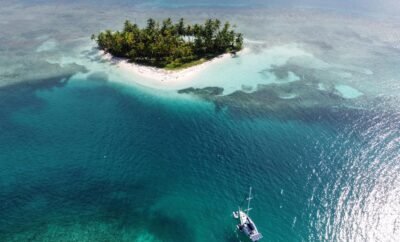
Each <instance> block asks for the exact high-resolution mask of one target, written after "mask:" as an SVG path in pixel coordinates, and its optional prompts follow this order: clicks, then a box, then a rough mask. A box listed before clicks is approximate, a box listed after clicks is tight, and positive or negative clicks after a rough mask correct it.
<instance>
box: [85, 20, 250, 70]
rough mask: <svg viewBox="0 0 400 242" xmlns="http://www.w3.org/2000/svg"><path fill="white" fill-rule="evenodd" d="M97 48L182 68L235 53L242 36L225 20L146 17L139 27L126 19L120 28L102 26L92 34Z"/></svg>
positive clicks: (240, 44) (155, 63)
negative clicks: (202, 20) (104, 29)
mask: <svg viewBox="0 0 400 242" xmlns="http://www.w3.org/2000/svg"><path fill="white" fill-rule="evenodd" d="M92 39H94V40H96V42H97V44H98V46H99V48H100V49H102V50H104V51H106V52H108V53H110V54H112V55H113V56H116V57H123V58H128V59H129V60H131V61H132V62H135V63H140V64H145V65H150V66H157V67H161V68H167V69H175V68H185V67H188V66H192V65H195V64H198V63H202V62H204V61H206V60H208V59H211V58H213V57H216V56H218V55H221V54H223V53H228V52H231V53H236V51H239V50H241V49H242V47H243V36H242V34H240V33H235V31H234V30H233V29H232V27H231V25H230V23H229V22H226V23H225V24H223V25H222V24H221V21H220V20H218V19H215V20H213V19H208V20H206V21H205V23H204V24H194V25H190V24H186V23H185V21H184V19H183V18H182V19H180V20H179V21H178V22H177V23H173V22H172V21H171V19H170V18H168V19H165V20H164V21H162V23H159V22H156V21H155V20H154V19H151V18H150V19H148V20H147V26H146V27H145V28H139V27H138V26H137V25H136V24H132V23H131V22H130V21H128V20H126V21H125V24H124V28H123V30H122V31H115V32H113V31H111V30H106V31H104V32H101V33H100V34H98V35H97V36H96V35H92Z"/></svg>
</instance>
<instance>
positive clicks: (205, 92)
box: [178, 87, 224, 98]
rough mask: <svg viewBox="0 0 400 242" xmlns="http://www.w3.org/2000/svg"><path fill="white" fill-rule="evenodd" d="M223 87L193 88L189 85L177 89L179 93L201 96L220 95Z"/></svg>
mask: <svg viewBox="0 0 400 242" xmlns="http://www.w3.org/2000/svg"><path fill="white" fill-rule="evenodd" d="M223 92H224V89H223V88H222V87H205V88H194V87H189V88H185V89H181V90H178V93H179V94H184V93H185V94H193V95H197V96H201V97H205V98H206V97H212V96H218V95H222V93H223Z"/></svg>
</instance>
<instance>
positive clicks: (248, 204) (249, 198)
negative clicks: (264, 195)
mask: <svg viewBox="0 0 400 242" xmlns="http://www.w3.org/2000/svg"><path fill="white" fill-rule="evenodd" d="M251 199H253V198H252V197H251V187H250V191H249V197H248V198H247V209H246V212H247V215H249V212H250V210H251V208H250V200H251Z"/></svg>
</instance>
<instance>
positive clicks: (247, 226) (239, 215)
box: [233, 187, 263, 242]
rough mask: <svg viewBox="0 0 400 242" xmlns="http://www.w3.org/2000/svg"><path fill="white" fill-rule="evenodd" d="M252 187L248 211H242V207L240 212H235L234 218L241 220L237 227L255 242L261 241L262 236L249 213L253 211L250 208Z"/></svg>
mask: <svg viewBox="0 0 400 242" xmlns="http://www.w3.org/2000/svg"><path fill="white" fill-rule="evenodd" d="M251 199H252V197H251V187H250V191H249V197H248V198H247V209H245V210H242V209H241V207H239V210H238V211H235V212H233V217H234V218H236V219H238V220H239V224H238V225H237V228H238V229H239V230H240V231H241V232H243V233H244V234H245V235H246V236H247V237H249V239H250V240H251V241H253V242H256V241H259V240H260V239H262V237H263V236H262V234H261V233H260V232H258V229H257V227H256V225H255V223H254V222H253V220H251V218H250V216H249V212H250V210H251V208H250V201H251Z"/></svg>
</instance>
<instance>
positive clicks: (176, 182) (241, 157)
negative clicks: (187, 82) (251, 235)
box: [0, 1, 400, 242]
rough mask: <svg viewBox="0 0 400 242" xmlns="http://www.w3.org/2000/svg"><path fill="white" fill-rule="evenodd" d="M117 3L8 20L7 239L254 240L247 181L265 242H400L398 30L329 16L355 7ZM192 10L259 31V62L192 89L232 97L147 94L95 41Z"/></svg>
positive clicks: (254, 34)
mask: <svg viewBox="0 0 400 242" xmlns="http://www.w3.org/2000/svg"><path fill="white" fill-rule="evenodd" d="M290 2H291V1H288V3H286V2H285V3H282V4H283V5H280V6H290V8H292V7H296V4H293V3H290ZM304 2H305V3H307V4H306V5H307V6H309V5H311V6H314V7H316V8H318V7H320V5H321V4H322V3H319V2H318V1H314V5H313V1H304ZM28 3H29V4H28ZM199 3H201V4H203V6H200V8H198V7H199V6H198V4H199ZM354 3H358V2H354ZM102 4H104V5H102ZM102 4H99V5H100V6H98V5H96V4H93V3H92V2H90V1H85V4H80V3H79V2H73V3H71V5H69V4H67V3H63V4H58V5H57V4H54V3H48V2H46V1H15V2H14V1H9V3H8V4H7V5H5V6H6V7H4V8H1V9H0V25H1V26H0V27H3V28H2V29H3V30H4V31H5V33H7V34H6V35H1V36H0V43H1V45H0V53H1V55H0V66H1V68H0V133H1V135H0V241H37V242H39V241H199V242H202V241H204V242H209V241H232V242H233V241H246V240H245V239H244V238H243V237H241V236H240V234H238V233H237V231H235V221H234V220H233V219H232V216H231V214H232V211H233V210H235V209H236V208H237V206H238V205H239V204H240V203H241V202H242V200H243V198H244V196H245V195H246V192H247V191H248V187H249V186H252V187H253V191H254V195H255V199H254V201H253V203H252V207H253V208H254V209H253V210H252V211H251V216H252V218H253V220H254V221H255V222H256V224H257V226H258V227H259V230H260V231H261V232H262V233H263V234H264V239H263V240H262V241H396V239H397V238H399V237H400V226H399V222H398V221H399V219H400V217H399V214H400V206H399V197H400V175H399V174H400V155H399V154H400V153H399V151H400V145H399V144H400V143H399V141H400V138H399V137H400V128H399V123H400V110H399V107H398V101H399V98H400V97H399V93H400V92H399V91H400V89H399V88H400V85H399V84H398V81H397V80H399V79H400V72H399V70H398V68H397V67H398V66H399V64H400V59H399V58H398V53H399V49H398V45H397V42H396V41H397V40H396V38H395V37H393V36H398V35H396V33H398V32H396V28H395V26H397V25H396V24H397V22H391V21H390V20H389V19H390V18H388V19H387V20H377V19H370V18H366V19H365V18H360V17H359V16H357V17H356V16H352V15H351V16H349V15H343V16H342V15H339V16H338V15H336V14H337V13H331V12H325V11H326V9H329V8H331V6H333V5H335V7H336V8H339V9H340V8H343V6H342V5H341V3H340V2H338V3H337V4H334V3H330V4H328V5H325V7H326V8H324V10H323V11H322V10H321V11H320V10H315V9H313V10H304V9H303V7H304V4H299V5H298V7H301V9H302V10H301V11H297V10H295V11H289V12H285V11H283V10H282V8H281V7H279V10H276V12H275V11H274V9H269V8H268V9H254V8H252V7H254V6H258V7H259V8H262V7H265V6H264V5H265V4H264V5H263V4H262V3H261V2H259V1H249V2H246V4H247V5H250V6H248V8H247V7H246V6H242V5H243V2H242V1H233V2H231V5H230V4H228V3H225V2H221V3H219V4H217V5H218V6H215V4H214V5H213V3H211V1H201V2H198V3H192V4H188V3H187V2H183V1H154V2H151V3H150V4H149V3H148V2H143V1H119V2H118V4H115V6H114V5H113V4H111V5H110V3H109V2H107V1H104V2H102ZM224 4H225V5H224ZM285 4H286V5H285ZM342 4H343V3H342ZM391 4H393V3H392V2H391V1H387V2H386V4H383V5H382V6H383V7H385V6H386V7H388V6H391ZM181 5H184V6H181ZM204 5H206V6H204ZM238 5H240V6H239V7H238ZM88 6H90V8H88ZM110 6H112V7H110ZM121 6H122V7H121ZM356 6H358V4H354V5H353V7H354V10H357V11H363V9H364V8H361V7H360V8H357V7H356ZM182 7H183V8H182ZM383 7H382V9H383ZM154 8H156V9H154ZM170 8H172V9H170ZM242 8H243V9H242ZM138 9H140V10H138ZM182 9H184V12H185V14H186V15H189V16H188V17H189V18H190V19H191V20H193V21H194V20H197V19H202V18H205V17H207V16H211V17H215V16H218V17H221V18H224V19H233V20H235V21H237V22H236V23H237V24H238V28H239V29H241V30H243V31H244V32H245V34H246V37H247V40H246V41H247V44H246V46H247V47H248V48H249V52H248V53H246V54H243V55H240V56H239V57H237V58H234V59H230V60H228V61H226V62H221V63H217V64H215V65H214V66H211V67H210V68H208V69H206V70H204V72H202V73H201V74H199V75H198V76H196V77H195V78H194V80H193V82H192V84H193V85H194V86H196V87H204V86H220V87H223V88H224V89H225V92H224V93H225V94H230V95H227V96H222V97H217V98H216V99H212V100H204V99H201V98H199V97H193V96H188V95H178V94H177V93H176V92H175V91H176V90H163V89H157V88H148V87H143V86H140V85H137V84H135V80H137V79H135V78H137V77H131V79H129V78H128V79H129V80H128V79H127V78H126V76H123V75H120V74H119V72H118V70H116V69H115V68H113V67H112V66H111V67H110V66H109V65H108V64H107V63H102V62H101V61H99V60H98V59H96V58H97V54H96V53H97V52H96V51H95V50H93V49H92V46H93V45H92V44H91V43H90V42H89V40H88V39H87V35H88V33H92V32H95V31H97V30H98V29H103V28H106V27H113V26H119V25H120V22H121V20H122V19H124V18H126V17H127V16H130V14H131V11H135V12H134V13H135V17H136V18H137V21H138V22H140V21H144V19H145V18H146V17H147V16H149V15H156V16H160V18H161V17H162V16H168V15H173V16H180V15H182V13H181V12H180V11H183V10H182ZM106 10H107V11H106ZM309 11H310V12H309ZM193 13H195V14H193ZM249 13H250V14H249ZM382 13H383V12H380V14H382ZM174 14H175V15H174ZM191 15H193V16H191ZM43 16H46V18H45V19H43ZM83 17H84V18H83ZM305 19H308V20H310V21H303V20H305ZM311 20H312V21H311ZM21 23H23V25H21ZM53 23H55V25H56V26H60V27H63V30H64V31H60V30H59V29H56V28H55V27H54V26H53ZM260 23H262V24H260ZM365 26H379V28H376V30H374V31H371V28H365ZM65 31H70V32H68V33H69V34H65ZM397 31H398V30H397ZM315 33H318V34H315ZM28 40H29V41H28ZM132 80H133V81H132ZM243 85H245V86H246V87H247V88H248V89H249V87H251V91H246V92H238V90H241V89H243Z"/></svg>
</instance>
